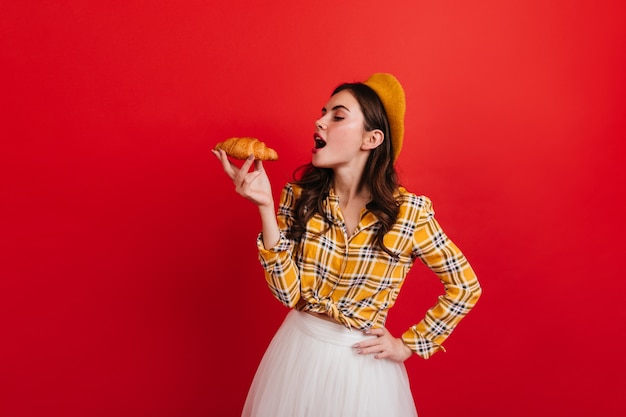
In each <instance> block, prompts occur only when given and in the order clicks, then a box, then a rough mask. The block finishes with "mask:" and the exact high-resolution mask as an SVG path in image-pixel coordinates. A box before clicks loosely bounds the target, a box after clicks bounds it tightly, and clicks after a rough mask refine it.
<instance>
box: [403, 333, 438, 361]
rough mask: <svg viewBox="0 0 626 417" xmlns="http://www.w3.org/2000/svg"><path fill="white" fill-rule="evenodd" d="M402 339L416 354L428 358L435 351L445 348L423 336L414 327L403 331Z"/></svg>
mask: <svg viewBox="0 0 626 417" xmlns="http://www.w3.org/2000/svg"><path fill="white" fill-rule="evenodd" d="M402 341H403V342H404V343H405V344H406V345H407V346H408V347H409V348H410V349H411V350H412V351H413V352H415V353H416V354H417V355H419V356H421V357H422V358H424V359H429V358H430V357H431V356H433V355H434V354H435V353H437V352H439V351H442V352H445V351H446V349H445V348H444V347H443V346H441V345H440V344H438V343H436V342H434V341H432V340H430V339H427V338H425V337H424V336H422V335H421V334H420V333H419V332H418V331H417V330H415V328H414V327H411V328H410V329H409V330H407V331H406V332H404V334H403V335H402Z"/></svg>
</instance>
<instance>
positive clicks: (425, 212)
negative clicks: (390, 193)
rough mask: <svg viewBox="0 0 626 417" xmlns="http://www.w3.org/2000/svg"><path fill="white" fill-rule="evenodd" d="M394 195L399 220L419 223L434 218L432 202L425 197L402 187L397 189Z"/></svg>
mask: <svg viewBox="0 0 626 417" xmlns="http://www.w3.org/2000/svg"><path fill="white" fill-rule="evenodd" d="M396 193H397V194H396V196H397V197H396V198H397V201H398V207H399V209H400V211H399V213H398V217H399V218H404V219H407V220H413V221H416V222H420V221H425V220H428V219H430V218H431V217H433V216H434V214H435V213H434V210H433V204H432V201H431V200H430V198H428V197H427V196H425V195H417V194H414V193H412V192H410V191H408V190H407V189H406V188H404V187H398V190H397V191H396Z"/></svg>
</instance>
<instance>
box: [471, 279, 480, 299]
mask: <svg viewBox="0 0 626 417" xmlns="http://www.w3.org/2000/svg"><path fill="white" fill-rule="evenodd" d="M482 294H483V289H482V287H481V286H480V284H479V283H478V281H476V285H474V286H473V287H471V288H470V297H471V299H472V301H473V304H476V302H477V301H478V299H479V298H480V297H481V295H482Z"/></svg>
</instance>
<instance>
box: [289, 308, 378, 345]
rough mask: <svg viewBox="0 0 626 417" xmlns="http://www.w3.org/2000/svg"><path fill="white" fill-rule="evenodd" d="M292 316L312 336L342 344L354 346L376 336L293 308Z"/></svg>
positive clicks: (290, 314) (301, 328) (300, 327)
mask: <svg viewBox="0 0 626 417" xmlns="http://www.w3.org/2000/svg"><path fill="white" fill-rule="evenodd" d="M288 316H290V318H293V320H295V321H297V323H298V328H299V329H300V330H302V331H303V332H304V333H306V334H308V335H309V336H311V337H314V338H316V339H319V340H322V341H324V342H328V343H332V344H334V345H340V346H352V345H354V344H355V343H358V342H360V341H362V340H367V339H373V338H375V337H376V336H369V335H366V334H364V333H363V332H362V331H361V330H351V329H348V328H347V327H345V326H344V325H342V324H339V323H336V322H333V321H328V320H324V319H323V318H319V317H315V316H314V315H312V314H309V313H306V312H303V311H298V310H295V309H293V310H291V311H290V312H289V314H288Z"/></svg>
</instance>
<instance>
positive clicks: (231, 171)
mask: <svg viewBox="0 0 626 417" xmlns="http://www.w3.org/2000/svg"><path fill="white" fill-rule="evenodd" d="M211 152H213V155H215V156H216V157H217V159H219V160H220V162H221V163H222V168H224V172H225V173H226V175H228V176H229V177H230V179H231V180H234V179H235V176H236V175H237V171H238V170H237V169H236V168H235V165H234V164H233V163H232V162H230V160H229V159H228V155H226V152H224V151H223V150H222V149H220V150H215V149H212V150H211Z"/></svg>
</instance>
